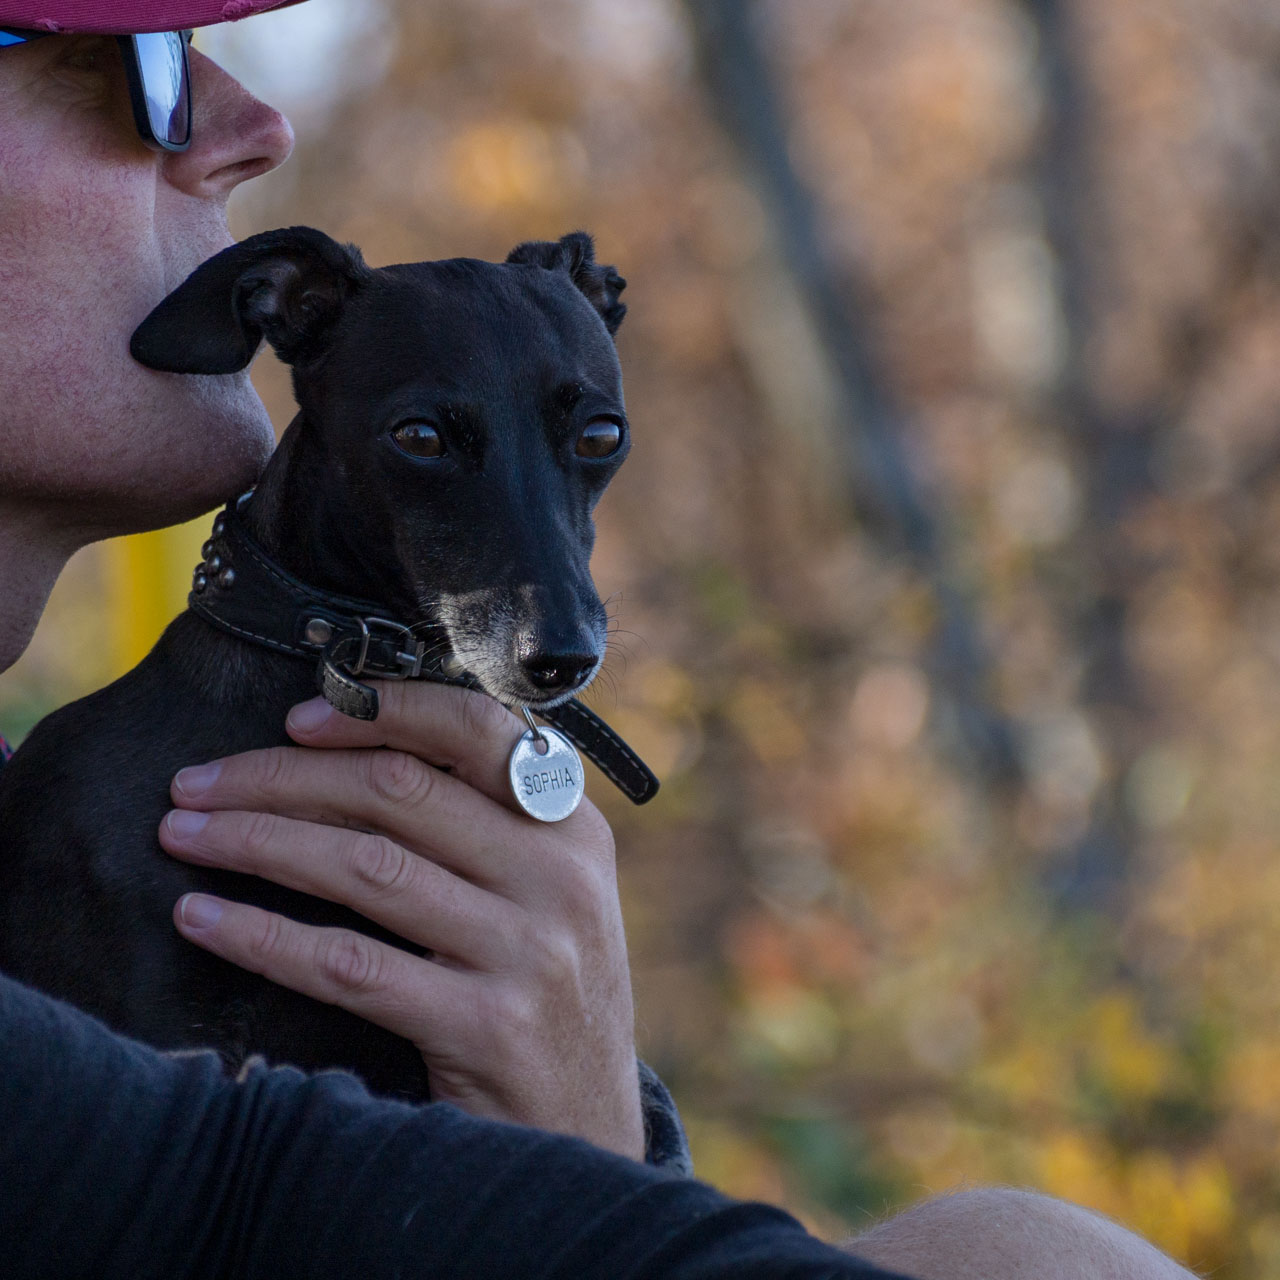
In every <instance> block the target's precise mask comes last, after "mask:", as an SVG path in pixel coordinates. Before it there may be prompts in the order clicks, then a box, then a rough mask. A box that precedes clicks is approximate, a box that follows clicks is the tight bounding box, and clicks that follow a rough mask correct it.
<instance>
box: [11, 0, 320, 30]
mask: <svg viewBox="0 0 1280 1280" xmlns="http://www.w3.org/2000/svg"><path fill="white" fill-rule="evenodd" d="M299 2H300V0H0V27H24V28H26V29H27V30H29V31H78V32H92V33H94V34H99V35H128V34H130V33H141V32H143V31H181V30H183V29H184V28H186V27H208V26H212V25H213V24H214V23H215V22H235V21H236V19H237V18H247V17H249V16H250V15H251V14H254V13H262V12H263V10H265V9H283V8H284V7H285V5H289V4H298V3H299Z"/></svg>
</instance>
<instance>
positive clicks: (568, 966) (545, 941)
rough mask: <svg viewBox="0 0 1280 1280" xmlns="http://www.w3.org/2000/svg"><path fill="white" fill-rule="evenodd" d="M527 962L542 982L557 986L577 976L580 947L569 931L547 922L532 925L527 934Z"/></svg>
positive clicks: (574, 979)
mask: <svg viewBox="0 0 1280 1280" xmlns="http://www.w3.org/2000/svg"><path fill="white" fill-rule="evenodd" d="M524 963H525V964H526V965H527V966H528V969H529V970H530V971H531V972H533V973H536V974H537V975H538V977H539V978H540V979H541V981H542V983H543V985H545V986H547V987H551V988H558V987H562V986H565V985H568V984H572V983H575V982H576V981H577V977H578V970H579V964H578V947H577V942H576V940H575V939H574V938H573V937H572V936H570V934H569V933H567V932H563V931H561V930H558V929H549V928H547V927H546V925H545V924H544V925H542V926H541V927H534V928H531V929H530V930H529V931H528V933H527V934H526V937H525V946H524Z"/></svg>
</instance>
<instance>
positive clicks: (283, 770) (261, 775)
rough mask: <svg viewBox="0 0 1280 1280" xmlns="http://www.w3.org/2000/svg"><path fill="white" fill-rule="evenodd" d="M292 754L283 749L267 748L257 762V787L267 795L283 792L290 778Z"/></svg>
mask: <svg viewBox="0 0 1280 1280" xmlns="http://www.w3.org/2000/svg"><path fill="white" fill-rule="evenodd" d="M292 760H293V756H292V754H291V753H290V752H289V751H288V750H287V749H286V748H284V747H269V748H268V749H267V750H265V751H263V752H262V754H261V755H260V756H259V757H258V761H257V775H258V776H257V782H258V786H259V787H260V788H261V789H262V790H263V791H266V792H268V793H275V792H278V791H284V790H286V789H287V788H288V786H289V780H290V778H291V777H292V774H293V769H292Z"/></svg>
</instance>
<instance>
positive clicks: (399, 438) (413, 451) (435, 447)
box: [391, 422, 444, 458]
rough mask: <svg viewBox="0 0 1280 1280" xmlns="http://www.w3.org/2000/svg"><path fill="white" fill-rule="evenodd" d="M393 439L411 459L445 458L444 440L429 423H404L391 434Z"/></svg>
mask: <svg viewBox="0 0 1280 1280" xmlns="http://www.w3.org/2000/svg"><path fill="white" fill-rule="evenodd" d="M391 439H392V440H394V441H395V445H396V448H397V449H399V450H400V451H401V452H402V453H407V454H408V455H409V456H410V457H411V458H443V457H444V440H443V439H442V438H441V436H440V433H439V432H438V431H437V430H436V429H435V427H433V426H432V425H431V424H430V423H429V422H402V423H401V424H400V426H398V427H397V428H396V429H395V430H394V431H393V432H392V433H391Z"/></svg>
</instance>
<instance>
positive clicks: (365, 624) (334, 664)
mask: <svg viewBox="0 0 1280 1280" xmlns="http://www.w3.org/2000/svg"><path fill="white" fill-rule="evenodd" d="M248 498H249V494H247V493H246V494H242V495H241V496H240V497H239V498H238V499H236V500H235V501H234V502H231V503H228V505H227V508H226V510H225V511H222V512H221V513H219V515H218V517H217V518H216V519H215V520H214V522H213V536H212V537H211V538H210V539H209V541H208V542H206V543H205V544H204V547H203V549H202V554H203V556H204V559H203V561H202V562H201V563H200V564H199V565H197V566H196V571H195V575H194V578H193V579H192V583H191V594H190V596H188V598H187V604H188V605H189V607H190V608H191V611H192V612H193V613H196V614H199V616H200V617H202V618H203V619H204V620H205V621H206V622H208V623H210V624H212V625H213V626H215V627H218V628H219V629H220V630H222V631H226V632H229V633H230V634H231V635H233V636H238V637H239V638H240V639H241V640H245V641H248V642H249V643H250V644H258V645H262V646H264V647H265V648H268V649H274V650H275V651H276V652H277V653H286V654H290V655H292V656H293V657H296V658H306V659H308V660H310V661H312V662H315V663H316V664H317V671H316V679H317V683H318V685H319V687H320V692H321V693H323V694H324V696H325V698H326V699H327V700H328V701H329V702H330V703H331V704H332V705H333V706H334V707H336V708H337V709H338V710H339V711H341V712H343V713H344V714H345V715H349V716H354V717H356V718H357V719H360V720H373V719H374V718H376V716H377V714H378V691H377V690H376V689H374V688H372V687H371V686H369V685H367V684H364V683H362V681H361V680H360V677H361V676H366V677H374V678H376V679H381V680H433V681H436V682H437V683H440V684H454V685H461V686H464V687H468V688H478V687H479V686H478V685H477V684H476V682H475V680H473V679H472V678H471V677H470V676H467V675H449V674H448V673H446V671H445V670H444V668H443V666H442V665H441V659H442V655H441V653H439V652H435V651H432V652H429V651H428V648H427V643H426V641H425V640H423V639H421V638H419V637H418V636H417V635H415V634H414V631H413V629H412V628H410V627H408V626H406V625H405V624H404V623H402V622H399V621H397V620H396V619H394V618H391V617H389V616H388V614H387V611H386V610H385V609H383V608H382V607H381V606H380V605H378V604H377V603H376V602H374V601H371V600H357V599H354V598H351V597H348V596H339V595H334V594H332V593H330V592H327V591H318V590H316V589H315V588H314V587H309V586H308V585H307V584H306V583H305V582H302V581H300V580H299V579H297V578H295V577H294V576H293V575H292V574H291V573H289V572H287V571H286V570H285V569H282V568H281V567H280V566H279V565H278V564H276V563H275V561H274V560H272V559H271V558H270V556H268V555H267V553H266V552H265V551H264V550H263V549H262V548H261V547H260V546H258V544H257V543H256V542H255V541H254V539H253V538H252V536H251V535H250V534H249V532H248V530H247V529H246V528H245V527H244V522H243V520H241V518H240V514H239V510H240V508H241V507H242V506H243V505H244V504H245V502H246V501H247V500H248ZM439 648H440V649H443V651H444V654H445V655H447V654H448V648H447V646H445V645H441V646H439ZM537 714H538V715H539V716H540V717H541V718H542V719H543V720H546V721H547V722H548V723H549V724H552V725H554V726H555V727H556V728H557V729H559V730H560V731H561V733H563V734H564V735H565V736H566V737H567V738H568V739H569V740H570V741H571V742H572V743H573V744H574V745H575V746H576V747H577V748H578V750H579V751H581V752H582V753H583V754H584V755H585V756H586V757H587V758H588V759H590V760H591V761H592V762H593V763H594V764H595V765H596V766H597V767H598V768H599V769H600V770H601V772H602V773H604V775H605V776H606V777H607V778H609V780H610V781H611V782H613V783H614V785H615V786H617V787H618V789H619V790H620V791H621V792H622V793H623V795H625V796H626V797H627V798H628V799H630V800H632V801H633V802H634V803H636V804H644V803H645V802H646V801H648V800H652V799H653V797H654V796H655V795H656V794H657V792H658V779H657V778H656V777H655V776H654V774H653V772H652V771H651V770H650V769H649V767H648V766H647V765H646V764H645V763H644V761H643V760H641V759H640V757H639V756H637V755H636V754H635V752H634V751H632V750H631V748H630V747H629V746H627V744H626V743H625V742H624V741H623V740H622V739H621V738H620V737H619V736H618V735H617V734H616V733H614V731H613V730H612V729H611V728H609V726H608V725H607V724H606V723H605V722H604V721H603V720H602V719H601V718H600V717H599V716H598V715H596V713H595V712H594V711H592V710H590V708H588V707H586V706H584V705H583V704H582V703H581V702H579V701H578V699H577V698H572V699H570V700H569V701H568V702H562V703H561V704H560V705H559V706H556V707H551V708H549V709H548V710H546V711H538V712H537Z"/></svg>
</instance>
